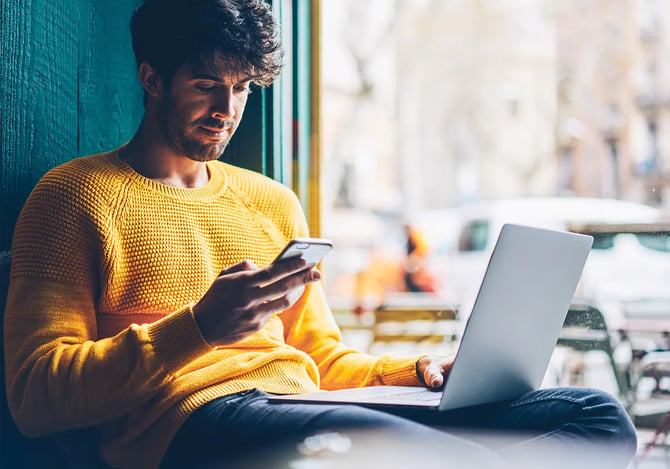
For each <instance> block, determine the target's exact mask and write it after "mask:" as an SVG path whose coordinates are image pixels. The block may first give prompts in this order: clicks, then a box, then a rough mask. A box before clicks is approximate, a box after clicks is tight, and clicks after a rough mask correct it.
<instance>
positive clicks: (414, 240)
mask: <svg viewBox="0 0 670 469" xmlns="http://www.w3.org/2000/svg"><path fill="white" fill-rule="evenodd" d="M405 234H406V235H407V243H406V252H407V257H406V261H405V273H404V278H405V288H406V290H407V291H408V292H412V293H435V291H436V285H435V278H434V277H433V275H432V274H431V273H430V272H429V271H428V269H427V267H426V258H427V256H428V254H429V247H428V242H427V241H426V239H425V237H424V236H423V234H422V233H421V231H420V230H419V229H418V228H416V227H415V226H412V225H405Z"/></svg>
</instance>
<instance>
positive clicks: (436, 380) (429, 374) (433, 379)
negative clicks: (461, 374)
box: [423, 363, 444, 388]
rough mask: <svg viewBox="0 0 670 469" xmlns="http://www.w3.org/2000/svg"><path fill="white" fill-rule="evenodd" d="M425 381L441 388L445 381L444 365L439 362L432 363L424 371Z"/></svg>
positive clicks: (432, 386) (431, 385)
mask: <svg viewBox="0 0 670 469" xmlns="http://www.w3.org/2000/svg"><path fill="white" fill-rule="evenodd" d="M423 381H424V382H425V383H426V384H427V385H428V386H429V387H431V388H439V387H440V386H442V384H443V383H444V375H443V374H442V367H441V366H439V365H438V364H437V363H431V364H430V365H428V366H427V367H426V369H425V370H424V372H423Z"/></svg>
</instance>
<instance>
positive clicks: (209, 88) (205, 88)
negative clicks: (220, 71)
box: [196, 85, 214, 93]
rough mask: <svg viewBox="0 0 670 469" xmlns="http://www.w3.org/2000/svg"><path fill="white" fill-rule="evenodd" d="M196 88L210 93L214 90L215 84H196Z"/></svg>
mask: <svg viewBox="0 0 670 469" xmlns="http://www.w3.org/2000/svg"><path fill="white" fill-rule="evenodd" d="M196 88H198V89H199V90H200V91H202V92H203V93H209V92H210V91H212V90H213V89H214V87H213V86H206V85H198V86H196Z"/></svg>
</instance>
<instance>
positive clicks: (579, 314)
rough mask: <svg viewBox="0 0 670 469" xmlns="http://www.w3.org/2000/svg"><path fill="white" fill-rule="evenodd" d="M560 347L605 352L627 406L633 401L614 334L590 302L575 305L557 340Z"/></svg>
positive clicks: (620, 394)
mask: <svg viewBox="0 0 670 469" xmlns="http://www.w3.org/2000/svg"><path fill="white" fill-rule="evenodd" d="M557 345H558V346H563V347H568V348H570V349H572V350H575V351H577V352H580V353H586V352H591V351H600V352H603V353H605V355H606V356H607V359H608V362H609V364H610V366H611V369H612V373H613V374H614V378H615V380H616V384H617V388H618V393H619V397H620V399H621V400H622V402H623V404H624V406H626V408H630V406H631V405H632V404H633V400H634V399H633V395H632V389H631V384H630V383H629V381H628V379H627V377H626V375H625V373H624V372H622V370H620V369H619V367H618V366H617V363H616V361H615V360H614V347H613V346H612V337H611V335H610V332H609V330H608V329H607V323H606V322H605V317H604V316H603V314H602V312H601V311H600V310H599V309H597V308H596V307H594V306H591V305H587V304H572V305H570V309H569V310H568V313H567V315H566V317H565V321H564V322H563V329H562V330H561V334H560V336H559V338H558V341H557Z"/></svg>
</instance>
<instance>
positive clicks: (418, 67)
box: [321, 0, 670, 304]
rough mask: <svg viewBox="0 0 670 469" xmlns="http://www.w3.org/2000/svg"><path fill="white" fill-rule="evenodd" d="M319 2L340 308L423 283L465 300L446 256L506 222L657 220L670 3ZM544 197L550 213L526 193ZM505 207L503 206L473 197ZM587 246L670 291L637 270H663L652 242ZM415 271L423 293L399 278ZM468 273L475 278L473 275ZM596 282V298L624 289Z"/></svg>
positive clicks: (451, 258)
mask: <svg viewBox="0 0 670 469" xmlns="http://www.w3.org/2000/svg"><path fill="white" fill-rule="evenodd" d="M322 9H323V12H322V48H321V50H322V102H321V110H322V117H321V119H322V136H323V144H322V146H323V149H322V155H323V161H322V176H321V177H322V180H321V190H322V195H321V197H322V234H323V236H325V237H329V238H331V239H332V240H333V241H334V242H335V246H336V249H335V250H334V251H333V253H332V254H331V255H330V256H329V258H328V260H327V261H326V262H325V263H324V271H325V273H326V275H327V276H328V277H329V278H328V281H327V282H326V285H327V287H328V294H329V296H330V297H331V299H332V301H334V302H335V303H338V302H346V301H348V300H349V299H350V298H351V297H352V296H359V297H370V298H368V300H366V301H368V302H370V303H372V304H374V303H375V302H379V301H383V296H384V295H385V294H386V293H393V292H398V291H416V290H425V291H428V292H430V293H433V294H435V295H438V296H442V297H446V298H448V299H450V300H452V299H453V300H454V301H458V302H460V301H463V295H464V293H463V290H462V288H464V287H462V286H461V287H456V286H455V283H456V282H460V283H467V282H466V281H465V280H463V278H462V277H463V276H464V275H465V273H463V271H462V268H461V267H460V266H459V268H458V270H457V271H458V274H457V273H456V272H455V271H454V268H453V267H455V266H454V265H453V264H454V263H457V262H461V261H462V258H463V257H473V256H472V255H470V256H467V255H468V254H472V253H473V252H477V251H486V248H487V247H488V245H486V243H484V244H482V245H480V246H467V244H468V243H469V242H471V241H472V240H468V239H465V238H467V237H468V236H470V237H471V236H480V237H481V236H484V237H485V238H486V237H491V236H492V237H493V238H494V239H495V236H497V230H498V229H499V226H500V223H498V222H499V221H502V222H504V221H507V220H505V219H504V218H505V217H507V218H508V219H510V217H511V218H513V219H514V221H517V222H522V223H523V222H526V223H531V224H553V225H555V226H557V227H559V226H561V225H562V226H564V227H567V226H568V225H570V224H575V223H580V224H602V223H609V224H625V223H663V222H664V221H665V219H666V218H667V215H668V213H669V210H670V184H669V182H670V179H669V178H668V174H669V172H668V166H669V165H670V107H669V106H668V105H669V104H670V101H669V97H670V95H669V93H668V83H670V35H669V34H668V26H670V3H668V2H666V1H664V0H589V1H588V2H584V1H581V0H560V1H559V0H477V1H472V0H449V1H443V0H395V1H389V0H370V1H367V2H360V1H355V0H340V1H337V2H323V5H322ZM538 197H542V198H551V199H552V200H547V201H546V202H547V203H550V205H547V204H546V203H541V202H539V201H538V203H536V204H534V205H530V204H529V203H528V201H527V200H526V201H522V200H520V199H528V198H538ZM500 199H505V200H506V202H505V205H504V208H503V205H501V204H497V205H496V204H492V203H485V204H484V203H481V202H482V201H486V202H491V201H496V200H498V201H500ZM575 199H579V200H575ZM600 199H608V202H603V201H602V200H600ZM617 201H626V202H630V203H624V202H617ZM632 202H635V203H638V204H640V205H639V206H634V204H633V203H632ZM643 205H646V206H648V207H651V208H648V207H645V206H643ZM502 211H504V212H505V215H504V216H503V214H502ZM495 218H499V219H500V220H497V221H496V220H494V219H495ZM466 230H470V233H469V234H468V233H465V231H466ZM472 230H475V232H474V233H473V232H472ZM487 230H491V231H493V232H492V233H487ZM650 230H651V229H650V228H648V227H647V229H646V231H650ZM408 240H409V242H410V244H411V243H412V242H413V243H415V244H416V245H417V251H416V253H415V255H414V256H411V255H408V245H407V244H408ZM636 244H637V245H639V246H636ZM596 247H598V248H599V249H598V251H599V254H603V253H604V251H608V250H609V251H613V253H612V257H614V256H615V255H617V256H619V258H617V260H616V262H618V263H619V265H621V266H622V267H623V266H625V265H627V264H628V262H635V261H636V260H637V261H638V262H637V264H638V265H640V261H642V260H641V259H640V256H647V257H645V258H644V261H643V262H642V263H641V266H640V270H638V271H637V272H635V273H634V275H632V276H631V275H629V276H628V278H627V279H626V280H627V281H632V280H635V281H636V282H637V284H638V285H637V286H636V287H635V288H639V289H640V290H639V293H640V295H644V296H647V297H648V296H649V294H650V292H649V290H650V288H649V287H650V285H649V283H650V282H652V283H655V284H659V285H655V286H654V289H653V291H652V292H651V293H653V294H656V293H658V294H659V295H661V296H666V293H667V294H668V295H670V288H667V287H668V286H670V266H668V268H667V269H661V271H659V272H650V274H651V275H647V276H644V275H641V274H645V273H647V272H646V270H648V269H650V268H652V267H651V266H650V265H651V264H654V263H656V264H660V265H664V264H670V263H668V262H667V258H668V254H666V253H667V251H668V249H669V248H670V244H669V243H667V242H666V239H665V237H664V236H662V235H661V234H660V233H655V234H654V236H651V235H649V234H647V235H646V236H642V235H637V237H636V236H635V235H632V236H611V237H610V238H609V239H608V240H607V243H605V242H602V243H600V245H599V246H596ZM619 251H626V252H625V253H623V254H621V255H626V256H628V257H626V258H625V259H624V258H622V257H621V256H620V255H619V254H620V253H619ZM410 257H412V259H408V258H410ZM593 257H594V258H595V257H596V256H593ZM600 257H602V256H600ZM594 260H595V259H594ZM484 262H485V261H484ZM612 262H615V261H614V260H613V261H612ZM660 265H659V266H658V267H654V268H658V269H660ZM644 266H646V268H644ZM450 267H451V268H450ZM633 267H634V265H633V264H630V265H629V267H628V268H626V269H624V270H627V271H631V270H637V269H636V268H633ZM424 268H426V269H427V270H426V272H425V276H424V277H423V278H419V280H418V282H419V285H418V286H417V285H414V286H412V285H411V281H409V283H408V282H407V281H405V280H406V279H405V278H404V277H406V275H405V273H407V271H408V270H410V271H411V270H412V269H414V270H421V269H424ZM606 270H610V269H609V268H607V269H606ZM610 273H611V272H610ZM623 274H624V273H623V272H622V275H623ZM469 275H474V276H479V278H476V279H475V283H476V284H478V283H479V280H480V279H481V276H480V272H479V271H476V272H473V273H472V274H469ZM458 277H461V278H460V280H459V278H458ZM594 281H595V280H594ZM604 281H606V282H607V283H609V286H597V285H596V286H592V287H591V290H601V289H607V290H611V291H618V287H617V288H612V286H611V281H610V279H604ZM629 287H630V288H628V290H634V288H633V287H632V286H629ZM587 293H589V292H587ZM629 293H630V294H631V295H633V296H635V295H636V293H635V292H634V291H631V292H629ZM452 295H456V296H452ZM465 295H466V296H467V294H465Z"/></svg>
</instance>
